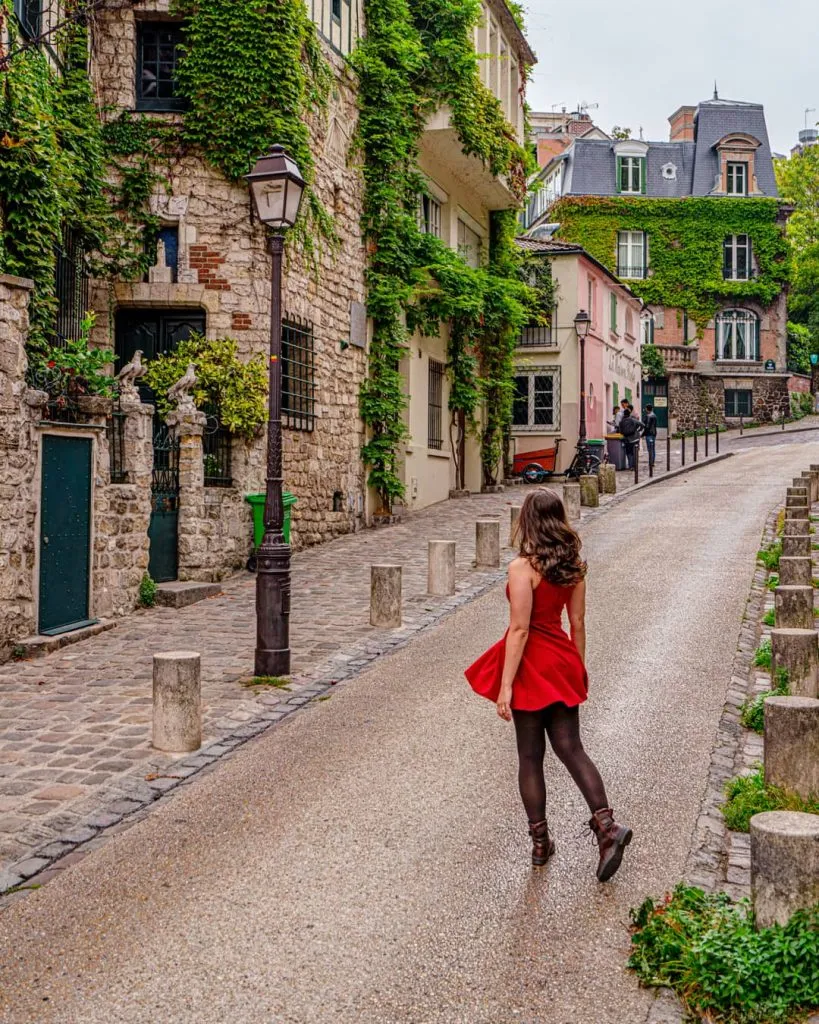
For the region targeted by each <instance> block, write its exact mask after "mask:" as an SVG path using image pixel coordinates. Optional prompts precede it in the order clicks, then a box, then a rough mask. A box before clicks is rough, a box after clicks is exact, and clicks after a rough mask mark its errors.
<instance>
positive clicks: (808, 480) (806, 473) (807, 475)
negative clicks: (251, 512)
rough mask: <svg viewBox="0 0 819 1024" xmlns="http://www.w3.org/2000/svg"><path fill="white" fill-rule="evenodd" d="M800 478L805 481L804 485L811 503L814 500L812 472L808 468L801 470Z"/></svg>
mask: <svg viewBox="0 0 819 1024" xmlns="http://www.w3.org/2000/svg"><path fill="white" fill-rule="evenodd" d="M802 479H803V480H804V481H805V486H806V487H807V488H808V493H809V498H808V500H809V502H810V504H811V505H812V504H813V503H814V502H815V501H816V485H815V484H814V482H813V474H812V473H811V471H810V470H809V469H806V470H803V471H802Z"/></svg>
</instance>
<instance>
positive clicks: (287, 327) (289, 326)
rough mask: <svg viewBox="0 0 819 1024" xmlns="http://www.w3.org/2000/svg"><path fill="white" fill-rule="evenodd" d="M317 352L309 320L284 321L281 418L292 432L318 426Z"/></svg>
mask: <svg viewBox="0 0 819 1024" xmlns="http://www.w3.org/2000/svg"><path fill="white" fill-rule="evenodd" d="M314 350H315V344H314V337H313V325H312V324H311V323H310V322H309V321H307V320H296V319H293V318H290V319H287V320H284V321H283V322H282V418H283V420H284V425H285V426H286V427H289V428H290V429H291V430H312V429H313V427H314V426H315V424H316V364H315V351H314Z"/></svg>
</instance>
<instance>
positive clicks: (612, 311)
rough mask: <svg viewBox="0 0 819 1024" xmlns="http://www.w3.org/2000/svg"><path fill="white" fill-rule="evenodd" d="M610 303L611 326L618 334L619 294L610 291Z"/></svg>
mask: <svg viewBox="0 0 819 1024" xmlns="http://www.w3.org/2000/svg"><path fill="white" fill-rule="evenodd" d="M609 305H610V311H609V327H610V328H611V329H612V331H614V333H615V334H616V333H617V296H616V295H615V294H614V292H610V293H609Z"/></svg>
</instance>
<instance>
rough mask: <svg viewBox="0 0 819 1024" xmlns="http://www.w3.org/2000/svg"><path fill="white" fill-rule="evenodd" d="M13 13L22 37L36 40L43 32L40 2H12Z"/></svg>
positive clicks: (34, 0) (35, 0) (16, 0)
mask: <svg viewBox="0 0 819 1024" xmlns="http://www.w3.org/2000/svg"><path fill="white" fill-rule="evenodd" d="M14 13H15V14H16V16H17V22H18V24H19V25H20V31H21V32H22V33H23V35H24V36H25V37H26V38H27V39H36V38H37V37H38V36H39V35H40V33H41V32H42V30H43V5H42V0H14Z"/></svg>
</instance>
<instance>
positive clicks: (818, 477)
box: [810, 463, 819, 501]
mask: <svg viewBox="0 0 819 1024" xmlns="http://www.w3.org/2000/svg"><path fill="white" fill-rule="evenodd" d="M810 477H811V480H812V481H813V487H814V491H813V493H814V494H815V495H816V500H817V501H819V466H817V465H816V464H815V463H811V467H810Z"/></svg>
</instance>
